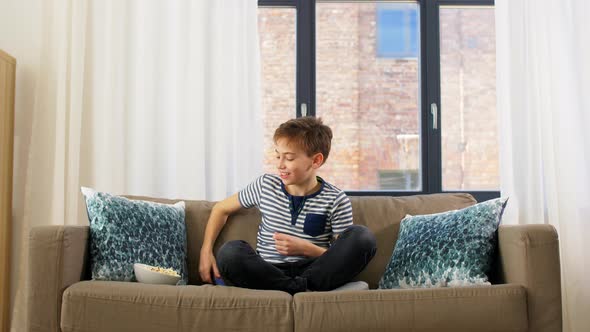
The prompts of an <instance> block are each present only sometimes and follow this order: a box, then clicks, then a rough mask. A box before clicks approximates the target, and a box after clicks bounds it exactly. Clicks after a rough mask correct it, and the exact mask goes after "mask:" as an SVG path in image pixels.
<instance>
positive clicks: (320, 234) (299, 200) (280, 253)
mask: <svg viewBox="0 0 590 332" xmlns="http://www.w3.org/2000/svg"><path fill="white" fill-rule="evenodd" d="M273 139H274V142H275V147H276V149H275V151H276V158H277V168H278V173H279V175H271V174H264V175H262V176H260V177H259V178H257V179H256V180H255V181H254V182H252V183H251V184H249V185H248V186H247V187H246V188H245V189H243V190H241V191H240V192H238V193H237V194H234V195H232V196H230V197H228V198H226V199H225V200H223V201H221V202H218V203H217V204H216V205H215V206H214V207H213V210H212V212H211V216H210V217H209V221H208V223H207V228H206V230H205V237H204V241H203V246H202V248H201V256H200V263H199V273H200V275H201V279H202V280H203V282H205V283H211V282H212V278H211V272H213V275H214V276H215V278H221V277H223V280H224V281H225V282H227V283H228V284H231V285H234V286H238V287H244V288H253V289H273V290H282V291H286V292H288V293H290V294H295V293H297V292H304V291H306V290H312V291H328V290H332V289H334V288H337V287H340V286H342V285H344V284H346V283H347V282H349V281H350V280H352V278H354V277H355V276H356V275H357V274H359V273H360V272H361V271H362V270H363V269H364V268H365V266H367V264H368V263H369V261H370V260H371V259H372V258H373V256H374V255H375V252H376V250H377V248H376V241H375V236H374V235H373V234H372V233H371V232H370V231H369V230H368V229H367V228H366V227H364V226H357V225H353V224H352V206H351V204H350V200H349V199H348V197H347V196H346V194H345V193H344V192H343V191H341V190H340V189H338V188H336V187H334V186H333V185H331V184H329V183H327V182H326V181H324V180H323V179H322V178H320V177H319V176H316V172H317V170H318V169H319V168H320V167H321V166H322V165H323V164H324V163H325V161H326V159H327V158H328V154H329V153H330V144H331V140H332V130H331V129H330V128H329V127H328V126H326V125H324V124H323V123H322V121H321V119H317V118H315V117H303V118H297V119H292V120H289V121H287V122H285V123H283V124H281V125H280V126H279V128H277V130H276V131H275V133H274V137H273ZM253 206H257V207H258V208H259V209H260V212H261V214H262V222H261V223H260V226H259V228H258V236H257V250H256V251H255V250H254V249H253V248H252V247H251V246H250V245H249V244H248V243H247V242H245V241H230V242H227V243H225V244H224V245H223V246H222V247H221V248H220V249H219V251H218V253H217V259H216V258H215V256H214V255H213V250H212V248H213V244H214V243H215V239H216V238H217V236H218V235H219V232H220V231H221V229H222V228H223V226H224V224H225V221H226V220H227V217H228V216H229V215H230V214H232V213H233V212H235V211H237V210H239V209H240V208H242V207H244V208H250V207H253ZM330 241H333V243H332V244H331V245H330Z"/></svg>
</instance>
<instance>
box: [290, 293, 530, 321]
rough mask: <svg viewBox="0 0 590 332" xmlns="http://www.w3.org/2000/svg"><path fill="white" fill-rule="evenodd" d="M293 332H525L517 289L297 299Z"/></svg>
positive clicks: (309, 295)
mask: <svg viewBox="0 0 590 332" xmlns="http://www.w3.org/2000/svg"><path fill="white" fill-rule="evenodd" d="M294 305H295V316H294V319H295V331H296V332H297V331H323V332H324V331H394V330H395V331H413V332H416V331H428V332H432V331H437V332H444V331H454V332H456V331H470V332H471V331H526V330H527V324H528V322H527V306H526V291H525V288H524V287H522V286H520V285H513V284H507V285H493V286H482V287H465V288H463V287H458V288H432V289H412V290H407V289H393V290H370V291H350V292H312V293H298V294H296V295H295V297H294Z"/></svg>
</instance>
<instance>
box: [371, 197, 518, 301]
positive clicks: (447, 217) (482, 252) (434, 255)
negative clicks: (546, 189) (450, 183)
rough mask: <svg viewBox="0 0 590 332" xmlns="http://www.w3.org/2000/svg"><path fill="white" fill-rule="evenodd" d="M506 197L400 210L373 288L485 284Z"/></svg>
mask: <svg viewBox="0 0 590 332" xmlns="http://www.w3.org/2000/svg"><path fill="white" fill-rule="evenodd" d="M507 200H508V199H507V198H498V199H493V200H489V201H486V202H483V203H479V204H475V205H473V206H470V207H468V208H465V209H462V210H455V211H449V212H443V213H437V214H431V215H421V216H406V217H405V218H404V219H403V220H402V221H401V226H400V233H399V238H398V240H397V243H396V245H395V249H394V250H393V255H392V256H391V261H390V262H389V264H388V265H387V268H386V269H385V273H384V275H383V277H382V278H381V280H380V281H379V288H381V289H388V288H414V287H445V286H451V287H453V286H470V285H485V284H488V285H489V282H488V278H487V275H486V274H487V273H488V272H489V271H490V268H491V264H492V254H493V252H494V248H495V246H496V240H497V232H496V231H497V229H498V225H499V224H500V220H501V218H502V212H503V211H504V207H505V206H506V202H507Z"/></svg>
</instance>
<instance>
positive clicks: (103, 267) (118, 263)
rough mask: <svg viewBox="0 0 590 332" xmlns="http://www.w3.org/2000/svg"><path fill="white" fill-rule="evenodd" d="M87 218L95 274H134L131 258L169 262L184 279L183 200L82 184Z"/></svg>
mask: <svg viewBox="0 0 590 332" xmlns="http://www.w3.org/2000/svg"><path fill="white" fill-rule="evenodd" d="M82 193H83V194H84V197H85V199H86V208H87V210H88V218H89V219H90V265H91V269H92V279H94V280H116V281H132V280H135V273H134V272H133V264H134V263H144V264H149V265H153V266H159V267H163V268H172V269H174V270H176V272H178V274H180V277H181V281H180V282H179V283H180V284H186V282H187V280H188V274H187V268H186V226H185V223H184V202H178V203H176V204H174V205H168V204H159V203H153V202H147V201H138V200H130V199H127V198H124V197H119V196H114V195H111V194H107V193H102V192H96V191H94V190H92V189H89V188H82Z"/></svg>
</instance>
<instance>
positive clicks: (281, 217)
mask: <svg viewBox="0 0 590 332" xmlns="http://www.w3.org/2000/svg"><path fill="white" fill-rule="evenodd" d="M318 181H319V182H320V183H321V188H320V190H318V191H317V192H315V193H313V194H311V195H307V196H304V197H301V196H299V197H298V196H292V195H291V194H289V193H288V192H287V190H286V189H285V186H284V184H283V181H281V179H280V178H279V177H278V176H276V175H271V174H264V175H262V176H260V177H259V178H257V179H256V180H254V182H252V183H250V184H249V185H248V186H247V187H246V188H244V189H243V190H241V191H240V192H239V193H238V199H239V201H240V204H241V205H242V206H243V207H245V208H251V207H253V206H257V207H258V208H259V209H260V212H261V214H262V222H261V223H260V226H259V227H258V236H257V248H256V249H257V251H258V254H260V256H261V257H262V258H263V259H264V260H266V261H267V262H270V263H284V262H295V261H299V260H302V259H304V258H306V257H304V256H285V255H281V254H279V252H278V251H277V249H276V247H275V241H274V239H273V235H274V233H275V232H278V233H283V234H288V235H293V236H297V237H299V238H302V239H305V240H308V241H310V242H312V243H313V244H315V245H317V246H319V247H324V248H328V247H329V246H330V238H331V236H332V235H336V234H340V233H342V232H343V231H344V230H345V229H346V228H347V227H348V226H350V225H352V206H351V204H350V200H349V199H348V196H346V194H345V193H344V192H343V191H342V190H340V189H338V188H336V187H335V186H333V185H331V184H329V183H327V182H325V181H324V180H322V179H321V178H320V177H318ZM294 198H295V199H294ZM293 201H295V202H293ZM299 202H300V204H298V203H299ZM298 205H299V206H298ZM290 206H291V207H290ZM292 211H293V212H292ZM297 212H299V213H298V214H297ZM295 216H296V218H295Z"/></svg>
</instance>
